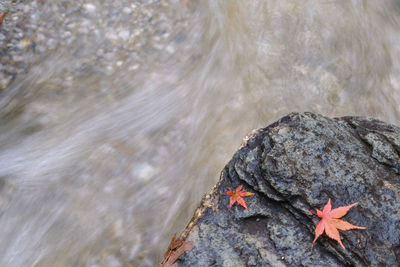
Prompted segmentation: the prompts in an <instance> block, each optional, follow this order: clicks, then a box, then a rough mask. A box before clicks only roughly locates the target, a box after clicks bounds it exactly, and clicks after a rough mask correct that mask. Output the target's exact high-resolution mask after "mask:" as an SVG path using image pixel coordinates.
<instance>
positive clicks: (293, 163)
mask: <svg viewBox="0 0 400 267" xmlns="http://www.w3.org/2000/svg"><path fill="white" fill-rule="evenodd" d="M399 153H400V128H398V127H396V126H393V125H388V124H386V123H383V122H380V121H377V120H374V119H367V118H359V117H344V118H336V119H330V118H326V117H323V116H320V115H316V114H312V113H302V114H299V113H292V114H290V115H288V116H286V117H283V118H282V119H280V120H279V121H277V122H276V123H274V124H272V125H270V126H268V127H266V128H263V129H259V130H257V131H255V132H254V133H252V135H250V136H249V137H247V139H246V140H245V143H244V144H243V146H242V147H241V148H240V149H239V150H238V151H237V152H236V154H235V155H234V156H233V158H232V160H231V161H230V162H229V163H228V164H227V165H226V167H225V168H224V170H223V171H222V175H221V178H220V181H219V182H218V184H217V185H216V186H215V187H214V189H213V191H212V192H211V193H210V194H208V195H207V196H206V197H205V198H204V199H203V201H202V203H201V205H200V207H199V208H198V210H197V211H196V212H195V215H194V217H193V219H192V221H191V222H190V223H189V225H188V227H187V228H186V230H185V231H184V232H183V233H182V237H183V238H184V239H185V240H186V241H191V242H193V244H194V245H195V248H194V249H193V250H192V251H188V252H186V253H185V254H184V255H182V256H181V257H180V259H179V261H178V264H179V266H397V265H398V264H399V262H400V227H399V225H400V177H399V164H400V161H399ZM241 184H243V185H244V190H246V191H250V192H254V193H255V195H254V196H251V197H247V198H246V199H245V200H246V203H247V206H248V207H249V210H245V209H244V208H243V207H241V206H239V205H234V206H233V207H232V208H231V209H228V208H227V207H228V205H229V197H228V196H226V195H225V192H226V191H227V189H226V187H227V186H229V187H231V188H236V187H237V186H239V185H241ZM328 198H331V199H332V203H333V207H338V206H345V205H349V204H351V203H354V202H358V203H359V205H358V206H356V207H354V208H352V209H351V210H350V211H349V212H348V213H347V215H345V217H344V220H346V221H348V222H350V223H352V224H355V225H360V226H365V227H367V229H366V230H352V231H341V238H342V242H343V244H344V246H345V247H346V249H343V248H341V247H340V245H339V244H338V243H337V242H336V241H334V240H332V239H329V238H328V237H326V236H325V235H323V236H321V237H320V238H319V239H318V240H317V242H316V243H315V244H313V243H312V241H313V238H314V229H315V225H316V224H317V222H318V221H319V218H318V217H317V216H314V215H312V214H311V213H309V212H306V210H307V209H315V208H318V209H322V208H323V206H324V205H325V204H326V202H327V200H328Z"/></svg>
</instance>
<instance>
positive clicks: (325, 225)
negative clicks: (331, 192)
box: [307, 199, 366, 248]
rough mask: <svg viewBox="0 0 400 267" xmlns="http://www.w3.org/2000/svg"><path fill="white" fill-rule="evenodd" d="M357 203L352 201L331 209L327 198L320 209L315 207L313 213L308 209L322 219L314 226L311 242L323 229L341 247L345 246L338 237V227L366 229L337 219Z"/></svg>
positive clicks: (342, 228)
mask: <svg viewBox="0 0 400 267" xmlns="http://www.w3.org/2000/svg"><path fill="white" fill-rule="evenodd" d="M357 204H358V203H353V204H351V205H349V206H345V207H339V208H336V209H333V210H332V206H331V199H329V200H328V203H326V205H325V207H324V209H323V210H322V211H320V210H318V209H317V213H314V212H312V211H310V210H307V211H309V212H311V213H312V214H315V215H317V216H318V217H320V218H322V220H320V221H319V222H318V224H317V227H315V238H314V241H313V242H315V241H316V240H317V238H318V237H319V236H320V235H322V233H323V232H324V231H325V233H326V235H327V236H329V237H330V238H332V239H334V240H336V241H337V242H338V243H339V244H340V245H341V246H342V247H343V248H345V247H344V246H343V244H342V241H341V239H340V234H339V231H338V229H339V230H344V231H346V230H351V229H366V228H365V227H362V226H356V225H352V224H351V223H348V222H345V221H342V220H340V219H339V218H341V217H343V216H344V215H346V213H347V212H348V211H349V209H351V208H352V207H354V206H355V205H357Z"/></svg>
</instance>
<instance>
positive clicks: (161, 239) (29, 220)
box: [0, 0, 400, 267]
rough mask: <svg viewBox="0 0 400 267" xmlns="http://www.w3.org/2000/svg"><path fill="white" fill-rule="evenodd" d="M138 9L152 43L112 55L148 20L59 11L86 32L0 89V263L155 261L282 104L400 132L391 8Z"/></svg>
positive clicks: (399, 23)
mask: <svg viewBox="0 0 400 267" xmlns="http://www.w3.org/2000/svg"><path fill="white" fill-rule="evenodd" d="M93 2H95V4H96V5H97V10H106V9H108V8H110V6H106V5H112V3H113V2H114V3H118V2H120V1H93ZM121 2H122V1H121ZM130 2H131V1H128V3H129V4H130ZM48 3H49V4H52V5H53V6H54V7H57V5H61V4H65V3H64V2H63V1H48ZM77 3H78V2H77ZM87 3H88V2H87ZM87 3H86V4H87ZM84 4H85V3H84V1H79V5H83V6H82V8H86V9H87V10H86V11H87V12H89V13H90V12H91V11H93V10H91V8H93V7H91V6H90V5H89V6H84ZM138 5H139V8H140V3H138ZM149 5H156V6H155V7H154V8H153V9H150V11H149V12H150V13H151V12H152V11H153V12H157V14H158V15H159V16H162V15H163V14H164V13H163V12H165V14H166V15H165V18H164V17H163V18H162V19H160V21H163V23H166V25H167V26H166V28H167V30H165V33H163V32H161V34H163V35H162V36H163V37H157V36H155V35H152V33H151V31H148V36H147V37H146V36H144V37H143V38H144V39H143V40H144V41H143V43H142V44H141V45H140V46H138V47H137V48H132V50H129V49H130V48H129V47H128V48H126V49H125V48H119V49H117V50H112V49H111V48H109V47H108V46H107V44H108V43H110V44H111V46H110V47H115V44H116V45H117V47H118V45H120V44H121V45H125V44H127V45H128V44H129V45H130V44H132V45H136V44H137V42H136V43H135V40H131V39H129V37H128V35H127V33H129V34H134V32H135V30H138V29H139V30H140V27H143V28H146V23H144V24H135V27H133V26H132V27H133V28H129V25H130V24H129V23H133V22H130V21H131V20H130V19H131V18H129V17H126V19H125V20H124V19H122V18H123V16H124V15H123V14H122V13H121V15H120V16H119V15H117V17H116V18H117V19H115V18H111V17H107V16H106V17H102V18H101V20H102V24H101V25H103V26H100V24H99V25H97V24H96V25H97V26H96V25H95V27H94V28H93V29H91V28H90V27H89V26H90V25H91V24H90V23H94V22H96V23H97V21H98V20H99V17H96V16H97V15H96V14H95V13H94V14H89V15H88V16H84V15H85V13H82V14H81V13H78V14H75V13H74V14H71V15H70V17H69V18H66V19H71V18H75V19H76V18H81V19H82V20H81V22H80V23H82V25H89V26H88V27H89V30H87V31H85V30H80V32H79V38H77V39H74V40H72V41H71V42H69V43H68V42H67V43H65V44H63V45H58V46H56V47H55V48H54V49H53V50H51V51H49V52H48V53H45V54H46V55H45V56H40V57H38V59H37V60H36V61H35V62H34V64H32V66H31V67H30V69H29V71H28V73H26V74H21V75H19V76H18V77H17V79H16V80H15V81H14V82H13V83H12V84H11V85H10V86H9V87H8V88H7V89H6V90H5V91H4V92H3V93H2V95H1V97H2V98H1V100H0V108H1V109H0V122H1V124H0V237H1V239H0V240H1V241H0V266H13V267H14V266H122V264H124V263H125V264H126V263H130V264H132V266H154V265H155V264H157V263H158V262H159V261H160V260H161V257H162V254H163V252H164V250H165V248H166V247H167V245H168V243H169V240H170V238H171V237H172V234H173V233H174V232H179V231H181V230H183V228H184V226H185V225H186V223H187V222H188V220H189V219H190V217H191V215H192V213H193V211H194V209H195V207H196V206H197V204H198V202H199V200H200V199H201V197H202V196H203V194H204V193H206V192H207V191H208V190H210V188H211V187H212V186H213V184H214V183H215V182H216V181H217V179H218V176H219V172H220V171H221V170H222V168H223V166H224V165H225V163H227V161H228V160H229V159H230V157H231V156H232V154H233V153H234V151H235V150H236V149H237V148H238V147H239V145H240V143H241V139H242V137H243V136H245V135H246V133H248V132H250V131H251V130H252V129H254V128H258V127H263V126H266V125H268V124H270V123H271V122H273V121H275V120H277V119H278V118H280V117H281V116H283V115H285V114H287V113H289V112H292V111H313V112H318V113H321V114H323V115H326V116H343V115H366V116H373V117H376V118H379V119H382V120H385V121H387V122H390V123H394V124H399V116H400V114H399V108H398V107H399V104H400V80H399V79H400V64H399V63H400V14H399V11H400V2H399V1H390V0H385V1H382V0H376V1H361V0H360V1H357V0H353V1H350V0H349V1H321V0H314V1H313V0H310V1H285V0H276V1H273V0H268V1H242V0H236V1H234V0H232V1H215V0H210V1H198V2H197V1H196V2H190V1H171V3H170V4H169V7H168V8H167V7H163V6H162V4H160V3H158V2H157V1H155V2H154V3H152V2H151V3H150V1H149ZM157 5H160V6H157ZM166 10H167V11H168V12H167V11H166ZM171 10H172V11H171ZM43 12H44V11H43ZM139 12H140V10H139ZM125 13H126V14H128V12H125ZM160 14H161V15H160ZM171 14H172V15H171ZM152 15H155V13H154V14H150V15H149V16H150V17H152ZM74 16H75V17H74ZM53 18H54V17H52V16H49V18H48V21H45V23H48V24H49V25H51V23H52V21H51V19H53ZM119 18H120V19H119ZM42 19H43V20H46V17H45V16H43V18H42ZM146 21H151V19H148V20H146ZM175 21H178V22H179V23H180V24H179V25H177V24H174V22H175ZM103 22H104V23H103ZM85 23H86V24H85ZM99 23H100V22H99ZM160 23H161V22H160ZM132 25H133V24H132ZM138 25H139V26H140V27H139V26H138ZM157 25H158V26H157V27H161V26H160V25H159V24H157ZM138 27H139V28H138ZM121 29H122V30H121ZM125 29H127V30H126V31H125ZM56 31H59V32H61V33H63V32H64V31H66V29H64V28H62V27H59V28H57V29H56ZM154 32H155V31H154ZM74 34H77V33H75V32H72V35H74ZM138 36H140V33H139V34H138ZM118 38H120V39H121V38H122V40H120V39H118ZM124 38H125V39H124ZM138 38H139V37H138ZM146 38H147V39H146ZM160 38H161V39H162V38H164V39H165V42H164V43H157V41H159V40H160ZM139 40H142V39H140V38H139ZM113 41H114V43H113ZM153 41H155V42H156V43H152V42H153ZM112 44H114V46H112ZM110 49H111V50H110ZM120 50H121V51H123V52H120ZM132 51H133V52H132ZM96 264H97V265H96Z"/></svg>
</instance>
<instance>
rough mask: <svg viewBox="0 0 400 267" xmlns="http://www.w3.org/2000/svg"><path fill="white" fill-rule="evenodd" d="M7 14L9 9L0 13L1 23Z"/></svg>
mask: <svg viewBox="0 0 400 267" xmlns="http://www.w3.org/2000/svg"><path fill="white" fill-rule="evenodd" d="M7 14H8V10H7V11H5V12H3V13H0V25H1V24H2V23H3V20H4V18H5V16H6V15H7Z"/></svg>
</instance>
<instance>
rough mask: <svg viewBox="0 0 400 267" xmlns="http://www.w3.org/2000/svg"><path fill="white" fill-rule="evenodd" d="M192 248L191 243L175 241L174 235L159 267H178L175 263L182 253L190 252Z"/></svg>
mask: <svg viewBox="0 0 400 267" xmlns="http://www.w3.org/2000/svg"><path fill="white" fill-rule="evenodd" d="M193 248H194V245H193V244H192V242H185V241H182V240H180V239H176V233H175V234H174V236H173V237H172V239H171V242H170V244H169V246H168V250H167V252H165V255H164V260H163V261H162V262H161V266H163V267H178V263H176V261H177V260H178V258H179V257H180V256H181V255H182V254H183V253H185V252H186V251H190V250H192V249H193Z"/></svg>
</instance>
